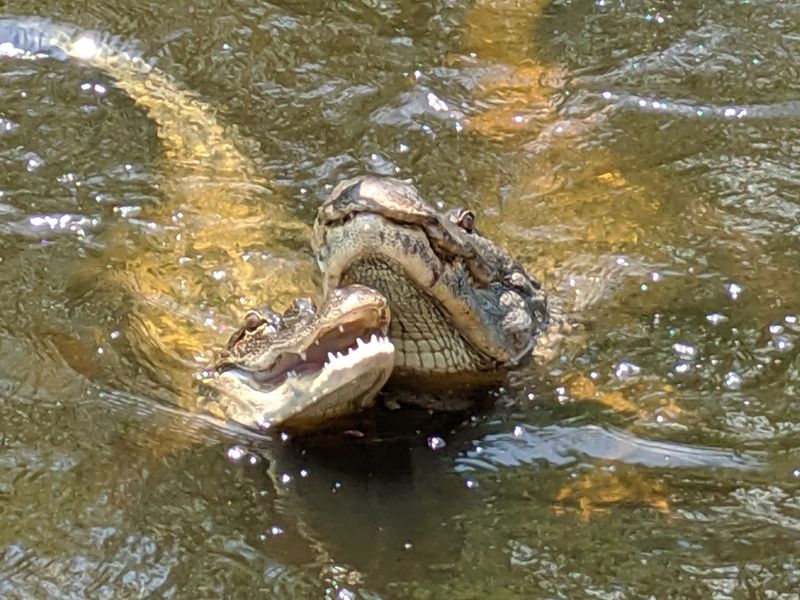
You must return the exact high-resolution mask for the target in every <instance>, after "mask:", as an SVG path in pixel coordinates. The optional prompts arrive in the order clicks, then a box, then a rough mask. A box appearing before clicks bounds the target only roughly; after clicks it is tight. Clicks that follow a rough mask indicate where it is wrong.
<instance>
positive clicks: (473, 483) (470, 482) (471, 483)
mask: <svg viewBox="0 0 800 600" xmlns="http://www.w3.org/2000/svg"><path fill="white" fill-rule="evenodd" d="M464 485H465V486H467V488H468V489H470V490H474V489H475V488H477V487H478V482H477V481H475V480H474V479H466V480H464Z"/></svg>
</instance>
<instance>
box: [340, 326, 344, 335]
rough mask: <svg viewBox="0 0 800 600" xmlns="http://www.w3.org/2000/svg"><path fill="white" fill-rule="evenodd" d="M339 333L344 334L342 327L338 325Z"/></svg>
mask: <svg viewBox="0 0 800 600" xmlns="http://www.w3.org/2000/svg"><path fill="white" fill-rule="evenodd" d="M339 333H344V325H339Z"/></svg>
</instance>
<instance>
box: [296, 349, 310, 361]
mask: <svg viewBox="0 0 800 600" xmlns="http://www.w3.org/2000/svg"><path fill="white" fill-rule="evenodd" d="M298 354H299V355H300V360H302V361H306V360H308V354H306V353H305V350H301V351H300V352H299V353H298Z"/></svg>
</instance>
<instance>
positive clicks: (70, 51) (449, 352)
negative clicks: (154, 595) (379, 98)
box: [0, 19, 548, 428]
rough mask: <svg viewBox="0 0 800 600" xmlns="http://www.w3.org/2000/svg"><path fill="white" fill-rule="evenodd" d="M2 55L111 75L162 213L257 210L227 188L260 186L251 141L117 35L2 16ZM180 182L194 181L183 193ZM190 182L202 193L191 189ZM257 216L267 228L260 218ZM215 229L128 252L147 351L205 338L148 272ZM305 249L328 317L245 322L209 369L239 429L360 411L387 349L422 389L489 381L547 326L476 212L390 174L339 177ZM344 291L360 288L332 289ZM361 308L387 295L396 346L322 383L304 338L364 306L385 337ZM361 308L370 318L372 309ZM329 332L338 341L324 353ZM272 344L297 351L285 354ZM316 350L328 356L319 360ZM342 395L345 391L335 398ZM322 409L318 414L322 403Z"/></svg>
mask: <svg viewBox="0 0 800 600" xmlns="http://www.w3.org/2000/svg"><path fill="white" fill-rule="evenodd" d="M0 54H4V55H10V56H19V57H23V58H24V57H28V58H31V57H36V56H37V55H40V54H43V55H46V56H50V57H52V58H57V59H74V60H79V61H85V62H87V63H88V64H90V65H92V66H94V67H96V68H99V69H101V70H103V71H105V72H107V73H108V74H109V75H110V76H112V77H113V78H114V79H115V83H116V85H117V86H118V87H119V88H121V89H122V90H124V91H125V92H126V93H128V94H129V95H130V96H131V97H132V98H133V99H134V101H135V102H136V103H137V104H139V105H140V106H142V107H143V108H144V109H145V110H146V111H147V112H148V114H149V115H150V116H151V117H152V118H153V119H154V121H155V122H156V123H157V125H158V126H159V137H160V138H161V139H162V140H163V142H164V145H165V148H166V154H167V158H168V161H169V165H170V172H171V174H170V177H169V178H168V181H170V182H171V186H170V191H171V193H173V194H176V195H177V196H178V199H179V202H177V203H176V204H177V207H175V206H173V207H171V208H172V209H173V210H176V209H177V210H180V211H181V216H182V217H185V214H186V212H187V211H190V212H193V213H196V214H200V213H202V211H204V210H205V211H210V212H212V213H214V212H216V213H218V214H224V215H225V216H230V215H231V214H234V215H235V216H238V217H239V218H242V219H245V220H246V219H247V218H249V217H252V211H251V210H250V209H249V208H244V209H243V210H244V213H243V214H241V213H240V214H238V215H237V214H236V210H235V209H234V208H233V207H235V206H236V201H235V199H234V198H233V197H232V194H231V191H230V182H231V181H232V180H233V179H236V178H238V179H239V180H240V181H244V182H247V184H248V185H249V186H253V185H260V182H261V181H262V179H261V177H260V175H259V173H258V168H256V167H255V166H254V164H255V163H254V161H253V160H251V159H250V158H248V156H247V152H245V151H246V150H248V149H249V150H250V151H251V152H252V151H253V148H252V147H250V146H251V144H249V143H248V142H247V141H246V140H242V138H241V136H239V135H238V133H237V132H236V130H235V128H230V127H225V126H223V125H221V124H220V123H219V122H218V121H217V119H216V118H215V117H214V112H213V111H212V110H211V108H210V107H209V106H208V105H207V104H206V103H204V102H203V101H201V100H199V99H198V98H197V97H195V96H194V95H193V94H191V93H188V92H186V91H184V90H181V89H180V88H179V87H178V86H177V84H175V82H174V81H173V80H172V79H171V78H169V77H168V76H167V75H165V74H164V73H162V72H161V71H159V70H158V69H157V68H155V67H154V66H152V65H150V64H149V63H146V62H144V61H143V60H141V59H140V58H138V57H137V56H136V55H134V54H132V53H130V52H126V51H124V50H123V49H121V48H118V47H117V43H116V42H115V41H114V40H113V39H111V38H108V37H107V36H105V37H104V36H95V35H91V34H86V33H83V32H81V31H79V30H77V29H74V28H71V27H66V26H62V25H56V24H53V23H51V22H48V21H43V20H40V19H3V20H0ZM243 149H244V150H243ZM209 174H211V175H209ZM198 175H204V176H206V177H208V178H209V179H210V181H205V182H204V183H203V185H202V186H201V189H200V190H198V189H197V188H196V181H197V177H198ZM187 181H189V183H190V184H192V185H190V186H189V188H188V190H189V191H188V192H187V188H186V186H185V185H184V184H186V182H187ZM175 182H178V184H177V185H176V184H175ZM193 186H195V187H193ZM246 187H247V186H240V187H238V188H234V193H236V192H238V193H242V192H243V191H244V190H245V189H246ZM198 191H199V192H201V193H202V201H201V200H198V199H196V198H193V195H196V194H198ZM245 207H246V203H245ZM286 222H287V220H280V221H278V223H279V224H280V228H281V230H286V229H291V228H292V227H291V226H290V225H286ZM258 225H259V226H261V227H263V225H264V217H263V216H262V217H260V218H259V219H258ZM273 227H275V224H274V223H273ZM294 230H295V231H294V233H295V234H296V235H298V236H301V235H302V233H303V232H302V229H301V228H298V227H294ZM262 231H263V230H262ZM214 232H215V230H213V229H211V230H209V229H208V226H206V227H205V228H201V230H200V231H195V232H193V235H194V236H195V238H194V239H193V240H191V241H187V240H185V239H183V240H182V241H181V243H182V245H181V246H180V247H179V248H177V249H176V250H175V251H174V252H173V254H168V255H167V256H166V261H167V262H162V264H160V265H159V264H154V263H153V262H152V260H153V259H152V258H149V259H148V258H144V259H141V258H137V259H135V260H131V261H129V262H128V264H127V265H126V268H127V270H128V278H127V279H128V281H129V282H130V281H132V282H134V283H133V284H131V285H130V287H131V288H133V290H134V292H136V293H138V294H140V295H141V296H142V297H144V298H146V301H145V302H144V307H145V308H146V309H147V310H145V311H144V313H143V314H140V315H137V321H138V322H140V323H142V322H143V323H144V324H145V325H144V327H145V332H146V333H145V336H144V337H149V338H151V339H148V340H146V341H147V342H149V343H153V341H154V340H155V343H156V346H158V347H159V348H160V349H161V350H163V351H164V352H165V353H166V354H167V355H173V356H177V357H178V359H179V360H180V358H181V353H179V352H176V351H175V349H174V348H170V344H176V345H179V344H184V345H186V346H187V347H188V348H192V347H194V348H196V347H197V344H198V343H200V342H199V341H198V342H196V343H195V345H194V346H193V345H192V341H191V337H192V330H191V328H187V327H186V324H185V323H184V322H182V321H181V320H180V319H179V318H178V317H176V316H172V315H170V314H169V312H167V313H166V316H165V314H164V310H163V309H164V308H165V307H166V308H167V309H169V307H170V306H172V304H174V303H170V302H169V301H170V300H171V299H170V298H169V289H168V288H166V289H165V288H164V286H163V284H162V283H161V282H159V281H155V282H153V280H152V277H153V274H155V277H156V279H158V278H159V277H163V278H165V279H166V278H168V277H169V273H171V272H172V271H173V270H174V267H175V265H174V263H173V260H174V259H176V258H177V257H182V256H184V255H185V254H186V248H187V246H190V247H193V248H196V247H197V246H202V244H204V243H206V244H207V243H208V242H209V240H210V239H211V237H212V235H213V233H214ZM215 242H216V243H217V244H219V243H220V242H219V240H215ZM239 243H240V244H241V240H239ZM313 246H314V250H315V253H316V256H317V261H318V263H319V265H320V267H321V268H322V271H323V278H324V288H325V289H324V293H325V294H326V296H327V301H326V304H325V305H324V307H323V309H322V311H321V312H319V313H314V311H313V310H312V311H307V314H306V315H305V317H303V318H299V317H302V316H303V315H302V314H299V315H298V314H296V313H297V310H293V312H292V315H291V318H290V319H286V315H284V321H286V322H287V323H288V325H287V326H286V327H285V328H283V329H281V328H280V327H278V326H277V325H278V324H279V322H278V321H276V320H274V319H272V321H271V320H270V318H266V317H265V318H263V319H259V318H257V317H253V316H251V317H248V321H247V322H246V324H245V327H244V328H243V329H242V330H241V331H239V332H237V334H235V335H234V338H233V339H232V340H231V342H230V344H229V347H228V350H227V351H226V353H225V354H224V356H223V358H222V359H221V360H220V361H219V362H218V363H217V365H216V366H215V368H214V369H213V370H212V375H213V376H212V377H211V378H210V381H212V383H214V384H216V385H218V386H219V387H220V388H221V391H222V393H223V396H224V398H225V400H224V401H223V402H220V403H217V404H215V406H216V407H218V408H219V407H221V412H222V414H223V415H224V416H226V417H228V418H232V419H234V420H237V421H239V422H242V423H243V424H245V425H247V426H264V425H265V424H269V425H272V424H278V425H286V426H289V427H293V426H296V427H299V428H306V427H314V428H316V427H320V426H322V425H324V421H325V416H326V415H336V416H340V415H341V414H343V413H346V412H347V411H348V410H351V409H352V410H357V409H361V408H363V407H365V406H367V405H369V403H370V402H371V399H372V398H373V397H374V395H375V393H377V391H378V389H379V388H380V387H381V386H382V385H383V383H384V382H385V380H386V375H388V367H387V365H388V363H387V362H386V357H387V356H389V357H391V356H393V357H394V368H393V371H392V377H393V379H395V380H396V381H399V382H400V383H403V384H412V385H413V386H414V387H415V388H416V389H417V390H422V391H424V392H430V391H432V392H435V393H442V392H443V391H445V390H453V389H457V390H464V389H469V388H474V387H482V386H487V385H494V384H496V383H498V382H500V381H502V380H503V378H504V377H505V375H506V373H507V371H508V370H509V369H511V368H515V367H518V366H520V365H522V364H524V363H525V362H526V360H527V359H528V358H529V357H530V356H531V353H532V349H533V346H534V345H535V343H536V339H537V336H538V334H539V333H540V332H541V331H542V330H543V329H544V328H545V327H546V325H547V322H548V314H547V305H546V300H545V295H544V293H543V292H542V290H541V289H540V286H539V284H538V283H537V282H536V281H535V280H534V279H533V278H532V277H531V276H530V275H529V274H528V273H526V271H525V269H524V268H523V267H522V266H521V264H520V263H518V262H516V261H515V260H513V259H512V258H511V257H510V256H509V255H508V253H507V252H505V251H504V250H503V249H501V248H499V247H498V246H496V245H495V244H494V243H493V242H491V241H490V240H489V239H487V238H485V237H483V236H481V235H480V234H479V233H478V232H477V230H476V229H475V216H474V214H473V213H472V212H470V211H468V210H463V209H455V210H453V211H451V212H448V213H440V212H438V211H436V210H434V209H433V208H431V207H430V206H429V205H428V204H427V203H426V202H425V201H424V200H423V199H422V198H421V197H420V195H419V194H418V192H417V191H416V189H415V188H414V187H413V186H412V185H410V184H408V183H405V182H402V181H399V180H395V179H385V178H375V177H365V178H359V179H356V180H349V181H345V182H342V183H340V184H339V185H338V186H337V187H336V188H335V189H334V190H333V192H332V194H331V196H330V198H329V200H328V201H327V202H325V203H324V204H323V206H322V207H321V208H320V210H319V214H318V217H317V220H316V224H315V228H314V236H313ZM225 250H226V253H227V254H229V255H230V254H232V252H233V249H232V248H225ZM176 254H177V256H176ZM161 260H162V261H164V260H165V259H164V258H162V259H161ZM159 267H160V269H161V270H159ZM148 275H149V276H148ZM260 275H261V277H260V278H259V279H257V278H255V277H251V278H250V279H251V280H250V281H245V282H244V283H246V284H247V285H248V286H249V287H252V286H253V285H258V282H259V281H263V274H260ZM300 281H303V279H302V277H301V279H300ZM352 284H362V285H364V286H367V287H368V288H369V289H368V290H365V291H362V292H358V291H356V292H353V291H352V288H351V289H350V290H349V291H347V292H342V293H339V294H338V295H337V293H336V292H335V290H336V289H337V288H339V287H340V286H348V285H352ZM262 285H263V284H262ZM302 285H306V286H309V285H310V283H309V282H308V281H307V280H306V281H305V282H303V283H301V284H300V286H284V297H285V295H286V292H289V293H291V292H295V294H293V295H299V294H297V293H296V292H297V291H298V287H302ZM378 293H379V294H381V295H382V296H383V297H385V301H384V300H383V299H382V298H380V296H378ZM165 296H166V301H162V300H161V299H162V298H163V297H165ZM359 301H361V302H362V303H363V308H366V307H368V306H380V305H381V302H388V306H389V309H390V311H391V314H392V317H391V322H390V324H389V337H390V339H391V344H388V343H387V342H385V341H383V340H382V339H378V338H375V339H370V340H368V343H371V344H378V345H379V346H380V348H379V349H378V350H376V351H374V352H372V351H370V352H369V353H368V356H367V358H369V359H370V360H364V361H355V360H354V361H353V362H352V364H351V365H350V367H351V369H352V370H353V372H354V373H353V375H354V377H351V378H347V377H344V378H341V377H340V378H339V379H338V380H337V382H336V383H335V385H334V384H333V383H331V384H330V385H327V386H326V385H325V384H326V378H332V374H333V373H335V372H337V370H336V369H332V368H326V367H325V365H323V364H322V363H320V362H319V359H314V360H316V361H317V363H316V364H317V365H319V368H314V369H309V368H308V364H309V360H308V356H309V354H310V350H309V348H310V346H309V345H310V344H313V343H315V342H317V343H319V342H320V340H321V339H323V338H325V335H326V333H325V332H330V331H334V330H335V329H336V328H340V329H343V327H340V326H343V325H344V324H345V323H347V322H348V318H350V317H351V316H352V315H354V314H361V315H362V316H361V317H358V318H356V319H355V322H357V323H359V327H360V329H363V330H364V332H378V333H382V329H381V328H382V327H385V325H386V324H385V323H381V322H380V320H381V319H380V318H379V317H377V316H375V315H378V314H383V313H381V311H379V310H378V311H373V312H371V313H370V311H367V310H362V311H360V313H359V311H358V310H356V309H357V308H358V307H357V306H356V307H354V306H352V305H351V306H349V307H348V308H347V309H346V310H342V304H343V303H344V304H346V303H347V302H351V303H352V302H356V303H358V302H359ZM302 304H303V303H301V305H302ZM153 306H157V307H160V308H161V309H162V310H161V313H160V318H157V317H158V315H153V313H152V311H151V310H150V309H152V307H153ZM300 312H301V313H302V311H300ZM364 314H371V315H372V316H371V317H370V318H365V317H363V315H364ZM370 319H371V320H370ZM264 327H266V328H267V329H269V327H272V330H270V331H267V330H265V329H264ZM265 331H266V334H265ZM254 336H255V337H254ZM254 339H255V342H254ZM325 339H327V341H326V343H325V348H326V350H328V349H330V350H332V351H333V352H334V353H340V352H341V351H342V350H344V351H347V350H348V349H349V348H350V346H351V345H353V344H354V339H356V338H353V337H348V336H343V337H340V338H336V336H332V337H331V336H329V337H328V338H325ZM331 340H333V341H334V343H335V344H338V346H337V345H335V346H334V347H329V346H330V343H331ZM361 343H364V342H363V341H362V342H361ZM318 345H319V344H318ZM392 345H393V346H392ZM276 348H284V349H287V348H288V349H289V350H290V351H289V352H288V354H287V352H286V351H284V352H278V351H276ZM292 353H293V354H294V355H295V357H300V358H299V359H296V358H295V359H292V360H291V361H290V362H292V365H293V366H292V368H291V369H286V368H284V367H281V366H280V364H279V363H280V361H285V360H286V356H288V355H289V354H292ZM184 354H185V353H184ZM322 358H323V362H324V358H325V355H324V354H323V355H322ZM184 362H187V361H185V360H184ZM311 362H314V361H313V360H312V361H311ZM328 362H330V361H328ZM298 368H300V370H302V371H303V372H304V374H305V375H308V373H309V372H311V376H312V377H313V378H315V381H316V382H317V383H316V384H315V385H316V387H314V386H313V385H311V384H309V386H297V385H296V382H295V381H294V378H292V377H286V376H285V375H287V374H288V373H289V372H290V370H297V369H298ZM361 369H367V370H368V369H375V370H376V371H375V373H376V374H375V375H374V376H372V377H369V378H367V379H364V378H361V379H359V381H361V384H362V385H359V386H356V387H353V386H354V385H355V384H354V381H355V380H356V379H357V378H356V377H355V375H362V373H361V371H360V370H361ZM275 372H279V373H280V377H278V378H277V379H276V378H275V377H272V376H267V375H265V373H273V374H274V373H275ZM337 377H338V375H337ZM365 382H366V383H365ZM327 383H330V382H327ZM276 386H277V388H276ZM288 388H291V389H288ZM341 389H346V390H349V394H348V393H345V394H342V393H340V392H339V391H340V390H341ZM314 390H317V392H314ZM331 397H333V398H338V399H339V400H338V402H339V404H338V405H337V404H336V402H334V403H333V404H331V401H330V398H331ZM276 398H278V400H277V406H276ZM354 398H355V399H357V401H354ZM321 405H324V406H325V407H326V408H325V409H324V410H322V409H321V408H320V406H321ZM298 415H299V416H298ZM320 416H321V417H320Z"/></svg>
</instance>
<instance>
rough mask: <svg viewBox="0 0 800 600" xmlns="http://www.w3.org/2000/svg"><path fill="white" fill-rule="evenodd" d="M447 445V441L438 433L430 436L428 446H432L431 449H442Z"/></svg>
mask: <svg viewBox="0 0 800 600" xmlns="http://www.w3.org/2000/svg"><path fill="white" fill-rule="evenodd" d="M446 445H447V442H445V441H444V440H443V439H442V438H440V437H439V436H438V435H432V436H429V437H428V448H430V449H431V450H441V449H442V448H444V447H445V446H446Z"/></svg>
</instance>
